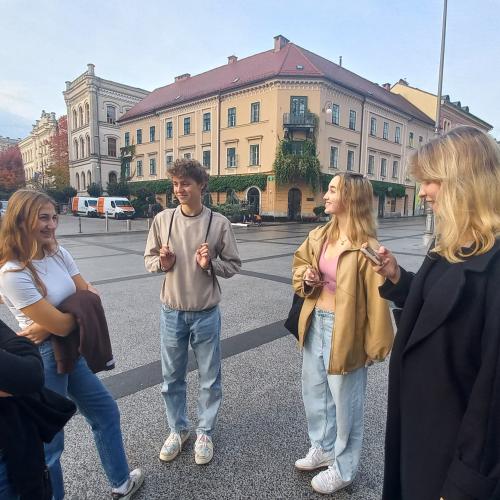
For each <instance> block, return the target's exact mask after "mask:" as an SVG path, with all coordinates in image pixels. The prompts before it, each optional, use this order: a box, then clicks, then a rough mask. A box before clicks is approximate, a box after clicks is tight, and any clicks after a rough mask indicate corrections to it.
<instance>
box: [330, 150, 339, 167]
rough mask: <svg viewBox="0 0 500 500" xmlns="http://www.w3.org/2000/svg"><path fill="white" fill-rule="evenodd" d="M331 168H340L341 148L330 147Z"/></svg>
mask: <svg viewBox="0 0 500 500" xmlns="http://www.w3.org/2000/svg"><path fill="white" fill-rule="evenodd" d="M330 168H339V148H338V147H337V146H330Z"/></svg>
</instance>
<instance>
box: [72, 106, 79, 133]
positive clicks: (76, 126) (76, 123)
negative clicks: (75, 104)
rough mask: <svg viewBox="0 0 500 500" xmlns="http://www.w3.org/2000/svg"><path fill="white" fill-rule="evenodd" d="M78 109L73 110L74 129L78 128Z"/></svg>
mask: <svg viewBox="0 0 500 500" xmlns="http://www.w3.org/2000/svg"><path fill="white" fill-rule="evenodd" d="M76 116H77V115H76V109H74V110H73V130H74V129H75V128H78V122H77V118H76Z"/></svg>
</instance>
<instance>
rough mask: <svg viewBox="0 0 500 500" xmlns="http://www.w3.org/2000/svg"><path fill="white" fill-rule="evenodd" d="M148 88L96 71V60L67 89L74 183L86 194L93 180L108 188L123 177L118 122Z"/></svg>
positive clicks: (70, 150)
mask: <svg viewBox="0 0 500 500" xmlns="http://www.w3.org/2000/svg"><path fill="white" fill-rule="evenodd" d="M148 94H149V92H148V91H146V90H143V89H139V88H135V87H130V86H128V85H124V84H122V83H116V82H112V81H110V80H104V79H102V78H99V77H97V76H96V75H95V67H94V65H93V64H88V65H87V71H86V72H85V73H83V74H82V75H80V76H79V77H78V78H76V79H75V80H73V81H72V82H69V81H68V82H66V90H65V91H64V92H63V95H64V100H65V101H66V106H67V110H68V148H69V171H70V184H71V186H73V187H74V188H75V189H76V190H77V191H78V192H79V193H80V194H84V193H85V192H86V190H87V188H88V186H89V185H90V184H91V183H92V182H96V183H98V184H101V185H102V187H103V189H106V187H107V184H108V182H116V181H117V180H119V177H120V154H119V152H120V147H121V140H120V133H119V127H118V125H117V123H116V121H117V119H118V118H120V117H121V116H122V115H124V114H125V113H126V112H127V111H128V110H129V109H130V108H132V107H133V106H134V105H135V104H136V103H137V102H139V101H140V100H141V99H143V98H144V97H146V96H147V95H148Z"/></svg>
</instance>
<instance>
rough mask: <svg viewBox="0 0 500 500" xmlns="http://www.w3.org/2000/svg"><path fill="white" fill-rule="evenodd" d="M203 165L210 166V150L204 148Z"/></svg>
mask: <svg viewBox="0 0 500 500" xmlns="http://www.w3.org/2000/svg"><path fill="white" fill-rule="evenodd" d="M203 166H204V167H205V168H210V150H209V149H206V150H205V151H203Z"/></svg>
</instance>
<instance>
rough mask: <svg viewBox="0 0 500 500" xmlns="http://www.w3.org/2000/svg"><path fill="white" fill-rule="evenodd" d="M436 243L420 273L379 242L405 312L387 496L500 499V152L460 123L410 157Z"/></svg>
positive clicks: (388, 293) (393, 293)
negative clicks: (432, 216)
mask: <svg viewBox="0 0 500 500" xmlns="http://www.w3.org/2000/svg"><path fill="white" fill-rule="evenodd" d="M410 171H411V173H412V174H413V176H414V177H415V178H416V179H417V181H418V182H420V183H421V187H420V193H419V195H420V196H421V197H422V198H424V199H425V200H426V201H427V202H428V203H430V204H431V206H432V207H433V211H434V213H435V216H436V235H437V236H436V240H435V242H434V244H433V245H432V246H431V249H430V250H429V252H428V254H427V256H426V258H425V260H424V262H423V264H422V266H421V268H420V270H419V271H418V272H417V273H416V274H415V275H414V274H413V273H409V272H407V271H405V270H404V269H402V268H401V267H399V266H398V265H397V262H396V259H395V258H394V256H393V255H392V254H391V253H390V252H389V251H388V250H387V249H385V248H383V247H381V249H380V250H379V255H380V257H381V259H382V265H381V266H378V267H376V268H375V270H376V271H378V272H379V273H380V274H382V275H383V276H385V277H386V281H385V283H384V285H382V287H380V293H381V295H382V297H384V298H386V299H389V300H392V301H394V302H395V304H396V305H397V306H398V307H402V308H403V309H402V312H401V315H400V318H399V322H398V323H399V324H398V333H397V336H396V340H395V343H394V348H393V352H392V356H391V361H390V371H389V403H388V416H387V432H386V450H385V475H384V491H383V499H384V500H439V499H440V498H443V499H445V500H473V499H480V500H493V499H500V240H499V236H500V194H499V193H500V189H499V186H500V150H499V148H498V145H496V144H495V143H494V141H493V140H492V139H491V138H490V137H488V136H487V135H486V134H484V133H482V132H480V131H479V130H476V129H474V128H472V127H460V128H456V129H453V130H452V131H450V132H449V133H447V134H445V135H444V136H442V137H439V138H438V139H436V140H434V141H432V142H430V143H428V144H426V145H425V146H423V147H422V148H421V149H420V150H419V151H417V153H416V154H415V155H414V157H413V159H412V160H411V161H410Z"/></svg>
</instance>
